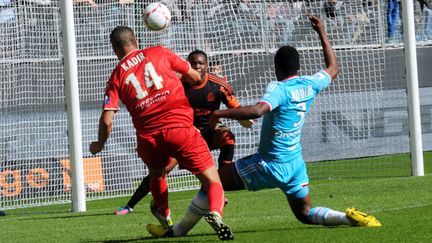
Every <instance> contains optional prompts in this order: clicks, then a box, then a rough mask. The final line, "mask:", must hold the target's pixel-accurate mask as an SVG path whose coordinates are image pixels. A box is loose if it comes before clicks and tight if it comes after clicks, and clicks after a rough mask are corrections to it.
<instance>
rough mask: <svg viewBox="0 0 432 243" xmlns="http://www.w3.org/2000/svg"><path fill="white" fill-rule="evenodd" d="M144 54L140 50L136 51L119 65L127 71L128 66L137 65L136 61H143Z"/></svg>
mask: <svg viewBox="0 0 432 243" xmlns="http://www.w3.org/2000/svg"><path fill="white" fill-rule="evenodd" d="M144 59H145V56H144V54H143V53H142V52H140V53H138V55H136V56H134V57H132V58H129V59H128V60H127V61H125V62H124V63H123V64H122V65H121V67H122V68H123V70H125V71H127V70H129V69H130V68H133V67H134V66H135V65H137V64H138V63H141V62H142V61H144Z"/></svg>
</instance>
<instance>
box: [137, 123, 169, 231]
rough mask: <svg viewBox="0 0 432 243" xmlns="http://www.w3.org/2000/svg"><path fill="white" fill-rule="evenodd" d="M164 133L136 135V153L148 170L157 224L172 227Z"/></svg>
mask: <svg viewBox="0 0 432 243" xmlns="http://www.w3.org/2000/svg"><path fill="white" fill-rule="evenodd" d="M163 133H164V131H163V130H161V131H157V132H154V133H150V134H138V136H137V145H138V146H137V152H138V155H139V157H140V158H141V159H142V160H143V161H144V162H145V163H146V165H147V166H148V168H149V172H150V173H149V176H150V179H149V181H150V185H149V189H150V192H151V193H152V196H153V202H152V203H151V209H152V213H153V215H154V216H155V217H156V218H157V219H158V220H159V222H160V223H161V224H162V225H164V226H166V227H170V226H172V220H171V212H170V209H169V207H168V185H167V183H166V173H165V167H166V166H168V164H169V162H170V161H171V159H170V157H169V154H167V153H166V151H164V149H165V147H166V146H167V144H166V141H165V138H164V134H163Z"/></svg>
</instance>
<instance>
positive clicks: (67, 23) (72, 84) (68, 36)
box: [60, 0, 86, 212]
mask: <svg viewBox="0 0 432 243" xmlns="http://www.w3.org/2000/svg"><path fill="white" fill-rule="evenodd" d="M60 6H61V26H62V37H63V38H62V41H63V42H62V43H63V56H64V79H65V96H66V97H65V98H66V110H67V118H68V119H67V121H68V122H67V123H68V141H69V157H70V174H71V185H72V198H71V200H72V210H73V211H74V212H85V211H86V203H85V199H86V197H85V189H84V167H83V159H82V158H83V153H82V142H81V116H80V104H79V91H78V66H77V64H78V63H77V54H76V38H75V26H74V19H73V5H72V1H69V0H61V1H60Z"/></svg>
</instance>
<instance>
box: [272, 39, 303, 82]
mask: <svg viewBox="0 0 432 243" xmlns="http://www.w3.org/2000/svg"><path fill="white" fill-rule="evenodd" d="M274 64H275V67H276V68H277V69H278V70H279V72H282V73H284V74H286V75H295V74H297V71H298V70H299V69H300V56H299V53H298V51H297V49H295V48H294V47H292V46H288V45H287V46H282V47H281V48H279V50H278V51H277V52H276V55H275V58H274Z"/></svg>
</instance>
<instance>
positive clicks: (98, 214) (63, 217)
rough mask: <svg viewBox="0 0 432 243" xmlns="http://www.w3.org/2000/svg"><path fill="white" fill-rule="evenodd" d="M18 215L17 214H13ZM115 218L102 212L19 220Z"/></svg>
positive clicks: (111, 214)
mask: <svg viewBox="0 0 432 243" xmlns="http://www.w3.org/2000/svg"><path fill="white" fill-rule="evenodd" d="M67 213H69V212H61V213H60V212H57V213H56V214H67ZM46 214H53V213H52V212H50V213H46ZM15 215H18V214H15ZM104 215H106V216H115V215H114V214H113V213H111V212H110V213H108V212H102V213H92V214H89V213H82V214H76V213H73V214H72V212H70V214H69V215H61V216H51V217H39V218H38V217H31V218H24V219H19V220H46V219H73V218H83V217H99V216H104Z"/></svg>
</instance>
